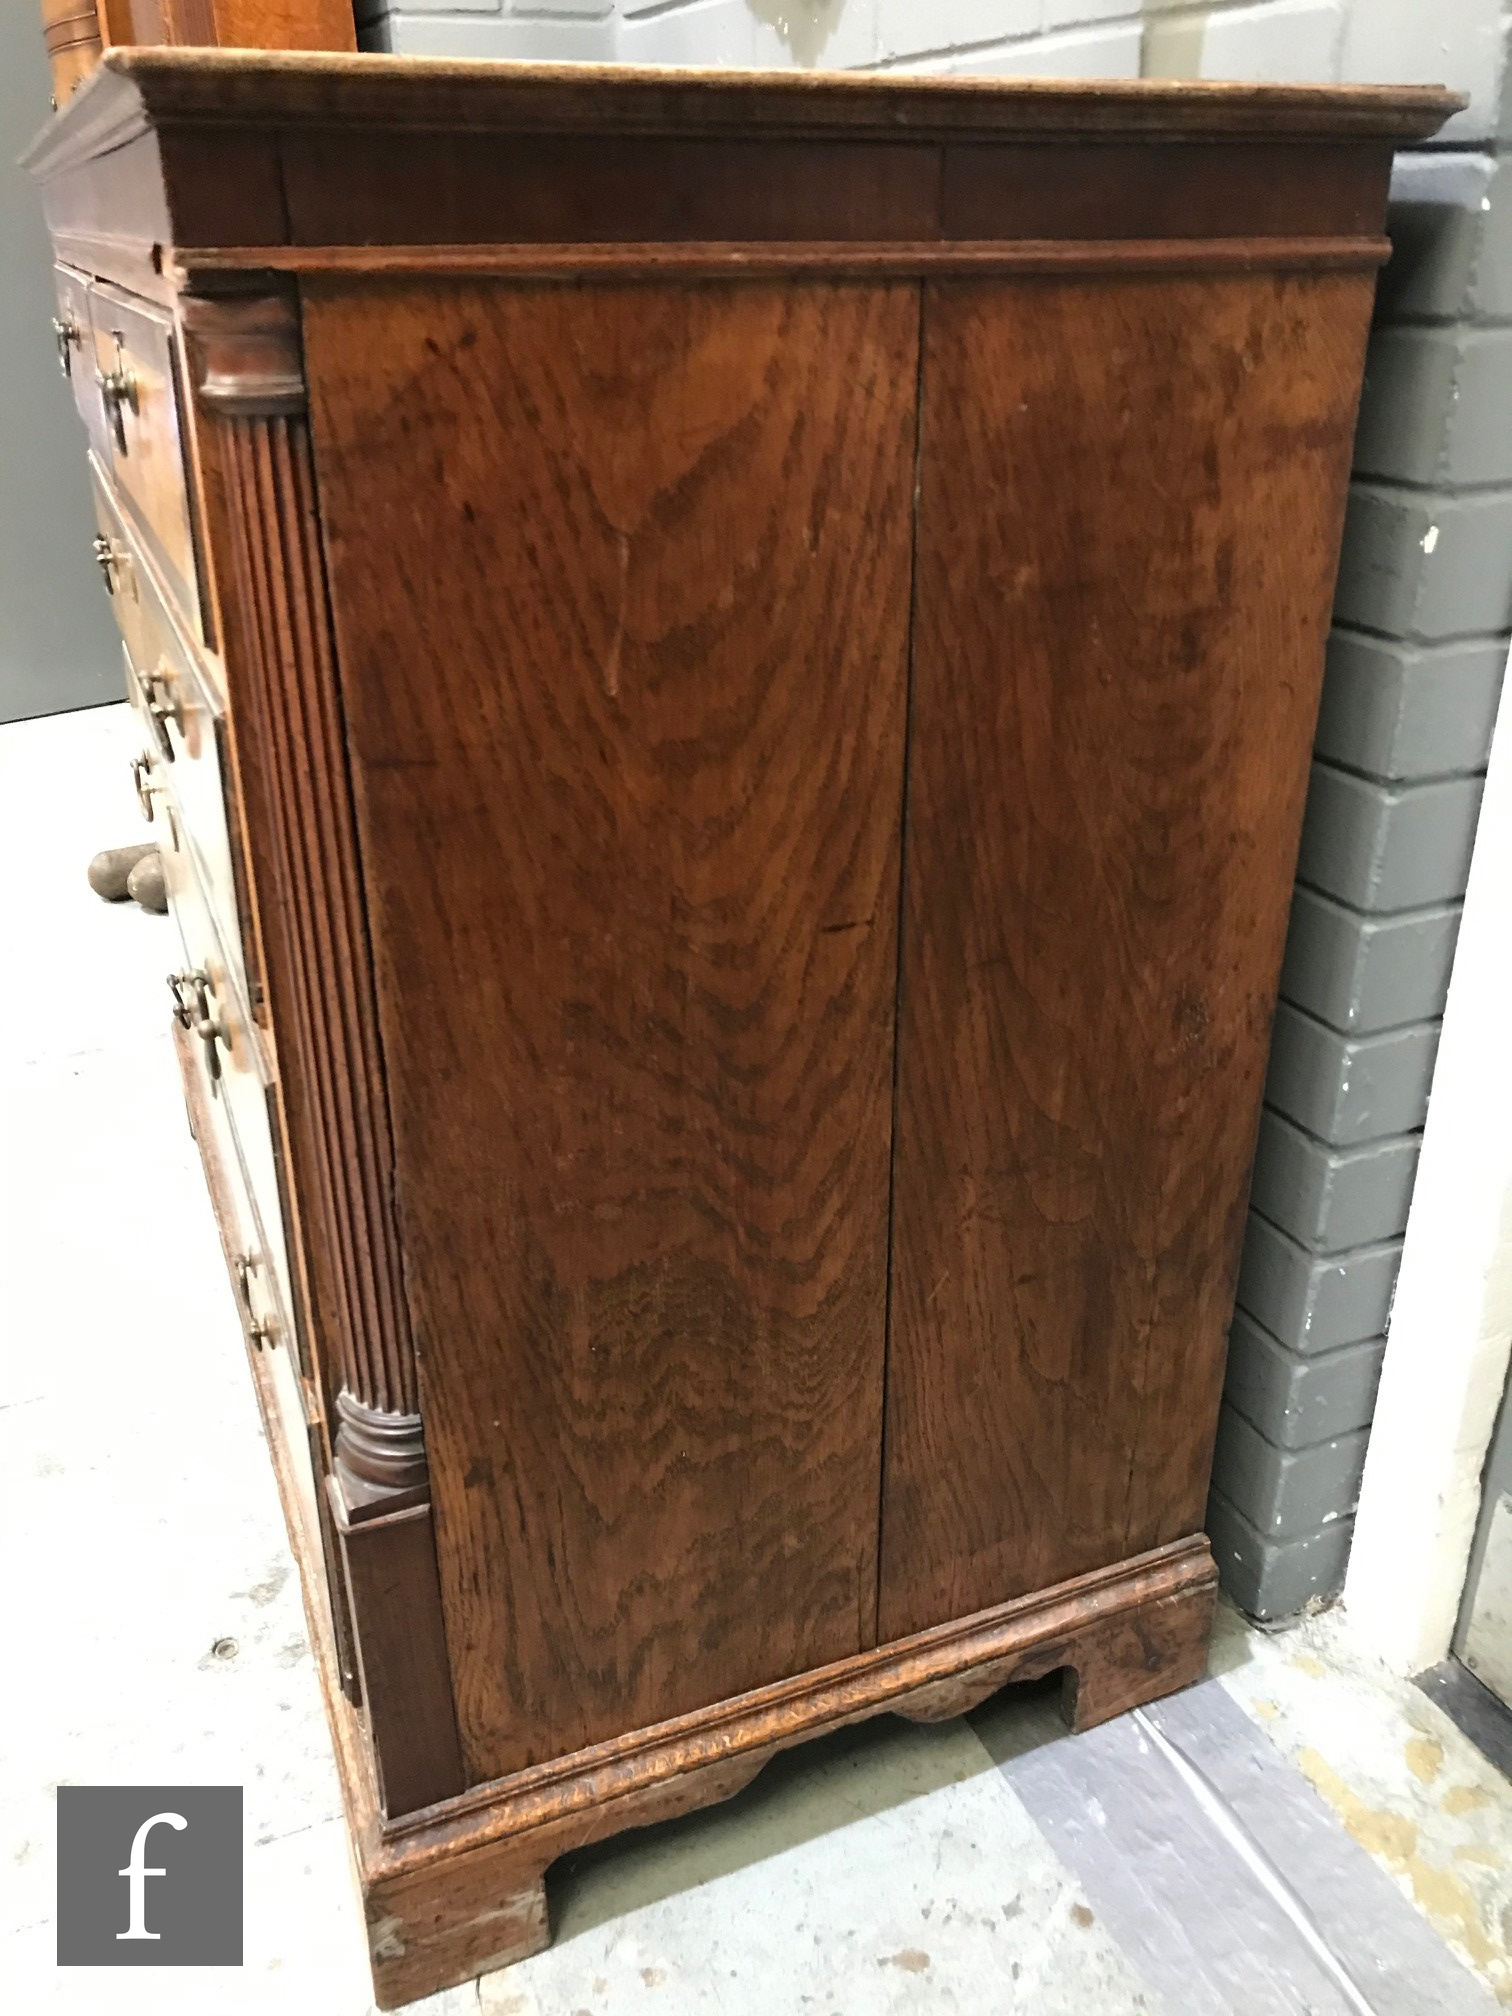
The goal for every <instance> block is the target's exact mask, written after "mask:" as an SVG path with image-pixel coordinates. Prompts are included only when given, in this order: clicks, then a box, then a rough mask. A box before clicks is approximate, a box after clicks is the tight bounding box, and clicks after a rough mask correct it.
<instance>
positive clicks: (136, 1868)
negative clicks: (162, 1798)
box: [115, 1813, 189, 1939]
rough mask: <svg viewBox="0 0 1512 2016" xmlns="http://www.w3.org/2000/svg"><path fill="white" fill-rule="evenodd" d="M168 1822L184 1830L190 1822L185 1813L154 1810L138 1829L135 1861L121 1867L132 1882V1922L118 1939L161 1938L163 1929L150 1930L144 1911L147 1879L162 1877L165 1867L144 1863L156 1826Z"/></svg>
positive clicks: (133, 1849) (133, 1848)
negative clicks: (147, 1926) (156, 1811)
mask: <svg viewBox="0 0 1512 2016" xmlns="http://www.w3.org/2000/svg"><path fill="white" fill-rule="evenodd" d="M162 1825H166V1826H168V1827H172V1828H173V1829H174V1830H175V1831H176V1832H178V1833H182V1832H183V1830H184V1829H185V1828H186V1827H187V1826H188V1825H189V1822H188V1821H187V1820H186V1819H185V1818H184V1816H183V1814H182V1813H154V1814H153V1816H152V1818H151V1819H150V1820H144V1821H143V1822H142V1824H141V1826H140V1827H138V1829H137V1831H136V1839H135V1840H134V1841H133V1842H132V1844H131V1860H130V1861H129V1862H128V1863H127V1864H126V1867H125V1868H124V1869H117V1871H116V1874H117V1876H124V1877H125V1878H126V1880H127V1882H128V1883H129V1884H130V1885H131V1923H130V1924H129V1925H128V1926H127V1927H126V1930H125V1931H124V1932H117V1934H116V1935H115V1936H116V1937H117V1939H161V1938H162V1936H163V1935H162V1933H161V1932H149V1931H148V1930H147V1928H146V1926H145V1925H143V1923H142V1912H143V1910H144V1909H145V1907H146V1903H147V1894H146V1893H147V1878H148V1877H149V1876H161V1875H163V1874H164V1873H165V1872H164V1871H163V1870H161V1869H148V1868H146V1867H145V1866H144V1864H143V1860H142V1858H143V1856H144V1855H145V1854H146V1853H147V1836H148V1835H149V1834H150V1833H151V1832H152V1830H153V1828H154V1827H157V1826H162Z"/></svg>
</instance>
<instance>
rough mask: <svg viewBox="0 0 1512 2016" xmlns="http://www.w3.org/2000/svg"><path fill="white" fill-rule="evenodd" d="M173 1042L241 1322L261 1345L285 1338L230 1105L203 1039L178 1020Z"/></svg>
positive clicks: (280, 1300)
mask: <svg viewBox="0 0 1512 2016" xmlns="http://www.w3.org/2000/svg"><path fill="white" fill-rule="evenodd" d="M174 1046H175V1048H176V1049H177V1051H178V1058H179V1070H180V1072H181V1073H182V1075H183V1079H184V1094H185V1102H186V1104H187V1105H188V1108H189V1121H190V1125H191V1127H192V1128H193V1130H194V1138H195V1141H196V1142H197V1143H198V1145H199V1151H200V1160H201V1161H202V1162H203V1164H204V1168H205V1181H206V1184H207V1186H208V1188H209V1191H210V1201H211V1203H212V1205H213V1206H214V1208H215V1221H216V1226H217V1228H218V1230H219V1232H220V1236H221V1244H222V1246H223V1247H224V1248H225V1254H226V1265H227V1267H228V1268H229V1269H230V1272H231V1282H232V1287H233V1289H234V1290H235V1294H236V1305H237V1314H238V1315H239V1316H240V1317H241V1321H242V1328H243V1329H244V1330H245V1331H246V1333H247V1340H248V1342H249V1343H251V1344H255V1345H258V1346H259V1347H264V1346H268V1345H274V1344H279V1345H281V1344H286V1343H287V1342H288V1340H289V1335H290V1331H289V1324H288V1318H287V1313H286V1308H287V1305H286V1302H285V1300H284V1297H283V1292H282V1288H281V1285H280V1283H279V1281H278V1278H277V1274H276V1271H275V1269H274V1267H273V1266H272V1265H271V1264H270V1255H269V1252H268V1248H267V1245H266V1242H265V1239H264V1236H263V1229H262V1223H261V1219H260V1217H259V1214H258V1211H257V1207H256V1205H255V1204H254V1203H253V1200H252V1191H251V1187H250V1185H249V1183H248V1181H247V1174H246V1171H245V1169H244V1168H243V1167H242V1161H241V1155H240V1151H239V1148H238V1145H237V1140H236V1131H235V1129H234V1128H233V1126H232V1124H231V1117H230V1112H229V1109H228V1107H227V1105H226V1102H225V1100H224V1099H223V1098H222V1097H221V1096H220V1095H219V1091H218V1089H217V1087H216V1084H215V1081H214V1080H213V1079H212V1078H211V1076H210V1073H209V1071H208V1070H207V1068H206V1064H205V1053H204V1050H203V1047H202V1045H201V1044H200V1042H199V1040H198V1038H197V1037H196V1036H195V1035H194V1034H193V1033H192V1032H191V1031H190V1030H188V1029H185V1028H184V1027H183V1026H182V1024H176V1025H175V1028H174Z"/></svg>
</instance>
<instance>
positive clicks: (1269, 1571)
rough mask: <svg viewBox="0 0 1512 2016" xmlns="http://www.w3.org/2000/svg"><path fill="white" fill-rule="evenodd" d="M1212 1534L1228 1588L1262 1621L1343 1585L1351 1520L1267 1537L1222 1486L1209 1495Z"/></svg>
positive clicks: (1284, 1614)
mask: <svg viewBox="0 0 1512 2016" xmlns="http://www.w3.org/2000/svg"><path fill="white" fill-rule="evenodd" d="M1207 1530H1208V1537H1209V1538H1210V1540H1211V1541H1212V1544H1213V1559H1214V1560H1215V1561H1216V1562H1217V1564H1218V1579H1219V1581H1220V1582H1221V1583H1222V1585H1223V1588H1224V1591H1225V1593H1226V1594H1227V1595H1228V1596H1229V1597H1231V1598H1232V1600H1233V1601H1234V1602H1235V1603H1237V1604H1238V1605H1239V1608H1240V1609H1241V1610H1246V1611H1248V1613H1249V1614H1250V1616H1251V1617H1258V1618H1260V1619H1261V1621H1262V1622H1264V1621H1266V1620H1268V1619H1270V1618H1273V1617H1290V1616H1292V1615H1293V1614H1294V1612H1296V1611H1298V1610H1301V1609H1302V1608H1304V1607H1305V1605H1306V1604H1308V1603H1309V1602H1311V1601H1312V1600H1313V1599H1314V1598H1326V1597H1329V1596H1336V1595H1337V1594H1338V1592H1339V1590H1340V1589H1342V1588H1343V1586H1344V1569H1345V1567H1346V1565H1347V1563H1348V1561H1349V1542H1350V1536H1351V1535H1352V1533H1353V1532H1354V1521H1353V1519H1336V1520H1335V1521H1334V1522H1333V1523H1332V1525H1329V1526H1325V1527H1323V1528H1322V1530H1321V1531H1319V1532H1317V1533H1310V1534H1308V1535H1307V1536H1306V1538H1305V1539H1301V1540H1282V1541H1274V1540H1267V1539H1265V1538H1264V1537H1263V1535H1261V1534H1260V1533H1258V1532H1257V1531H1256V1530H1255V1528H1254V1527H1253V1526H1252V1525H1251V1524H1250V1523H1249V1521H1248V1520H1247V1519H1246V1518H1245V1517H1244V1515H1243V1514H1242V1513H1241V1512H1239V1511H1238V1510H1237V1509H1236V1508H1235V1507H1234V1506H1232V1505H1230V1503H1229V1502H1228V1500H1227V1499H1226V1498H1225V1497H1224V1496H1223V1494H1222V1492H1221V1491H1214V1492H1213V1494H1212V1496H1211V1497H1210V1498H1209V1500H1208V1508H1207Z"/></svg>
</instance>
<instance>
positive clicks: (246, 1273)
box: [234, 1253, 273, 1351]
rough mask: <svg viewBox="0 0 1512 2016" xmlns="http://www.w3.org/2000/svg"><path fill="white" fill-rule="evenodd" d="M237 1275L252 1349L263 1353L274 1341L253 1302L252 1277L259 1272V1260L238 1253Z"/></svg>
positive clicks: (237, 1283)
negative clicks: (265, 1347)
mask: <svg viewBox="0 0 1512 2016" xmlns="http://www.w3.org/2000/svg"><path fill="white" fill-rule="evenodd" d="M234 1269H235V1274H236V1299H237V1301H238V1302H240V1303H241V1306H242V1316H243V1318H244V1320H245V1323H246V1328H247V1336H248V1337H249V1338H250V1339H251V1342H252V1347H253V1349H254V1350H256V1351H261V1350H262V1348H263V1346H264V1345H265V1344H271V1343H272V1341H273V1332H272V1329H271V1328H270V1326H269V1325H268V1324H267V1323H265V1322H264V1321H263V1319H262V1318H261V1316H259V1315H258V1313H257V1310H256V1309H255V1307H254V1306H253V1302H252V1276H253V1274H254V1273H256V1271H257V1260H256V1258H255V1256H254V1255H253V1254H251V1253H238V1254H237V1256H236V1260H235V1262H234Z"/></svg>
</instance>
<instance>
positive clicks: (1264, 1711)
mask: <svg viewBox="0 0 1512 2016" xmlns="http://www.w3.org/2000/svg"><path fill="white" fill-rule="evenodd" d="M1251 1708H1252V1712H1253V1714H1254V1716H1255V1719H1256V1721H1258V1722H1274V1721H1275V1719H1276V1717H1277V1716H1278V1715H1279V1714H1280V1713H1281V1708H1280V1704H1279V1703H1278V1702H1275V1701H1256V1702H1253V1703H1252V1704H1251Z"/></svg>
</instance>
